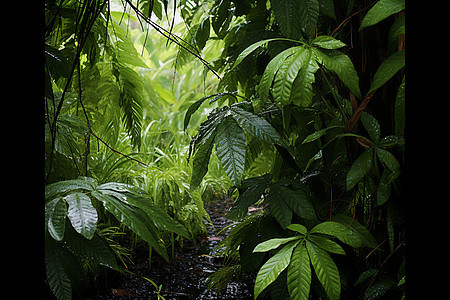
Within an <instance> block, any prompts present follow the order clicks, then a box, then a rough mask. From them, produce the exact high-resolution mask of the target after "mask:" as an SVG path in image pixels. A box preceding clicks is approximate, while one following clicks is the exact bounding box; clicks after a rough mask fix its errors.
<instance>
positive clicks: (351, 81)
mask: <svg viewBox="0 0 450 300" xmlns="http://www.w3.org/2000/svg"><path fill="white" fill-rule="evenodd" d="M312 51H313V52H314V54H315V56H316V60H317V62H318V63H320V64H322V65H323V66H325V68H327V69H328V70H330V71H332V72H334V73H335V74H336V75H337V76H338V77H339V79H340V80H341V81H342V82H343V83H344V84H345V86H347V87H348V88H349V90H350V91H351V92H352V93H353V94H354V95H355V96H356V97H357V98H359V99H361V91H360V90H359V77H358V74H357V73H356V70H355V67H354V66H353V63H352V61H351V60H350V58H349V57H348V56H347V55H346V54H344V53H342V52H340V51H339V50H328V49H319V48H315V47H314V48H312Z"/></svg>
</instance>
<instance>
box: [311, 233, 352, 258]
mask: <svg viewBox="0 0 450 300" xmlns="http://www.w3.org/2000/svg"><path fill="white" fill-rule="evenodd" d="M308 240H309V241H310V242H313V243H314V244H315V245H317V246H319V247H320V248H321V249H323V250H325V251H327V252H331V253H336V254H341V255H345V251H344V249H342V247H341V246H339V245H338V244H337V243H335V242H333V241H332V240H329V239H327V238H324V237H322V236H318V235H310V236H308Z"/></svg>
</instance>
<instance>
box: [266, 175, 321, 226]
mask: <svg viewBox="0 0 450 300" xmlns="http://www.w3.org/2000/svg"><path fill="white" fill-rule="evenodd" d="M270 193H271V194H272V193H276V195H277V198H278V200H277V201H282V202H284V203H286V204H287V206H288V207H289V208H290V209H292V210H293V211H294V212H295V213H296V214H297V215H298V216H300V217H301V218H304V219H307V220H316V212H315V210H314V207H313V206H312V204H311V199H310V197H309V195H308V194H307V193H306V192H305V191H304V190H302V189H294V188H291V187H287V186H285V185H284V182H283V181H282V180H280V181H279V182H277V183H275V184H273V185H272V186H271V187H270Z"/></svg>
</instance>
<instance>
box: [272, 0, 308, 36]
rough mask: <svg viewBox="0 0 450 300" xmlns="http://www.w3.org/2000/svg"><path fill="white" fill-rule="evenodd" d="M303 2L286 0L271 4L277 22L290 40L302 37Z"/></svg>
mask: <svg viewBox="0 0 450 300" xmlns="http://www.w3.org/2000/svg"><path fill="white" fill-rule="evenodd" d="M300 2H302V0H284V1H273V2H271V5H272V9H273V13H274V15H275V21H276V22H277V23H278V24H279V26H280V31H281V33H282V34H283V35H284V36H285V37H288V38H292V39H299V38H300V37H301V25H302V24H301V19H300V18H299V12H300V11H301V4H300Z"/></svg>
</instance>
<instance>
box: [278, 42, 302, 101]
mask: <svg viewBox="0 0 450 300" xmlns="http://www.w3.org/2000/svg"><path fill="white" fill-rule="evenodd" d="M295 50H296V51H295V53H294V54H293V55H291V56H288V57H286V59H285V60H284V61H283V63H282V64H281V65H280V67H279V68H278V72H277V74H276V75H275V79H274V83H273V89H272V95H273V100H274V101H275V104H277V105H278V106H279V107H282V106H286V105H288V104H289V103H290V99H291V87H292V82H294V79H295V77H296V76H297V74H298V70H299V69H300V67H301V62H300V60H297V57H298V56H300V55H301V54H302V53H303V52H304V51H305V48H304V47H302V46H298V47H295Z"/></svg>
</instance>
